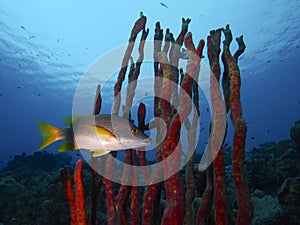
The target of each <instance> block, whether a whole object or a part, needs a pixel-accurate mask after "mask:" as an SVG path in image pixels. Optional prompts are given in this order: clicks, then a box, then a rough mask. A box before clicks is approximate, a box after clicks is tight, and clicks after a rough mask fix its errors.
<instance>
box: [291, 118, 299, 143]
mask: <svg viewBox="0 0 300 225" xmlns="http://www.w3.org/2000/svg"><path fill="white" fill-rule="evenodd" d="M290 136H291V139H292V140H293V141H295V142H297V143H298V144H300V120H297V121H296V122H295V124H294V126H292V127H291V129H290Z"/></svg>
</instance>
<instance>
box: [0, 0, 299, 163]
mask: <svg viewBox="0 0 300 225" xmlns="http://www.w3.org/2000/svg"><path fill="white" fill-rule="evenodd" d="M164 3H165V4H166V5H167V6H168V8H166V7H164V6H162V5H161V4H160V1H147V2H144V3H134V2H132V1H123V2H119V1H105V2H103V1H89V3H88V4H87V3H83V2H82V3H79V2H76V1H63V2H61V1H58V0H51V1H34V0H27V1H21V0H19V1H10V0H2V1H1V2H0V50H1V51H0V68H1V69H0V106H1V111H0V113H1V114H0V115H1V117H0V124H1V135H0V150H1V151H0V160H1V164H0V167H3V166H4V165H5V163H6V162H7V161H8V160H10V159H11V158H12V157H13V156H14V155H16V154H20V153H22V152H26V153H28V154H32V153H34V152H35V151H36V149H37V148H38V146H39V144H40V140H41V138H40V136H39V134H38V131H37V128H36V121H37V120H38V119H40V120H44V121H47V122H49V123H50V124H54V125H56V126H63V119H64V118H65V117H66V116H67V115H70V114H71V113H72V103H73V97H74V93H75V89H76V87H77V84H78V82H79V80H80V79H81V77H82V76H83V74H84V72H85V71H86V70H87V68H88V67H89V66H90V65H91V64H92V63H93V62H94V60H96V59H97V58H98V57H99V56H102V55H104V54H106V53H107V52H109V51H111V50H112V49H114V48H116V47H118V46H120V45H123V44H126V43H127V40H128V37H129V34H130V30H131V27H132V25H133V23H134V21H135V20H136V19H137V18H138V16H139V13H140V11H143V13H144V15H146V16H147V25H146V26H147V28H149V29H150V34H149V36H148V39H149V40H152V38H153V35H154V27H155V22H156V21H160V22H161V25H162V28H163V29H165V28H170V29H171V31H172V32H173V33H174V34H175V36H176V35H177V34H178V32H179V30H180V26H181V18H182V17H185V18H186V17H189V18H191V19H192V22H191V24H190V26H189V30H190V31H191V32H192V33H193V37H194V40H196V42H197V41H198V40H200V39H202V38H203V39H206V36H207V35H208V34H209V30H211V29H216V28H219V27H224V26H225V25H226V24H228V23H229V24H230V25H231V29H232V31H233V34H234V36H235V37H236V36H239V35H242V34H243V35H244V40H245V43H246V45H247V49H246V52H245V53H244V54H243V55H242V56H241V57H240V59H239V65H240V69H241V75H242V89H241V96H242V105H243V115H244V117H245V120H246V121H247V124H248V136H247V141H246V150H248V151H249V150H251V148H252V147H255V146H258V145H259V144H262V143H264V142H269V141H274V142H277V141H279V140H282V139H287V138H289V128H290V127H291V126H292V124H293V123H294V122H295V121H296V120H297V119H299V118H300V94H299V84H300V76H299V71H300V64H299V55H300V41H299V40H300V39H299V37H300V26H299V24H300V17H299V15H300V4H299V1H298V0H289V1H283V0H266V1H263V2H262V1H259V0H253V1H247V2H245V1H237V0H231V1H226V3H220V1H216V0H214V1H185V2H182V1H180V2H179V1H176V2H174V1H164ZM236 47H237V45H236V43H235V42H233V44H232V48H236ZM204 52H205V55H206V48H205V49H204ZM203 60H206V61H207V60H208V59H207V57H205V58H204V59H203ZM120 64H121V62H120ZM95 87H96V84H95ZM109 87H111V90H113V83H112V85H111V86H109ZM109 87H108V88H109ZM151 88H152V87H149V89H151ZM146 92H147V90H146ZM111 93H112V92H111ZM112 99H113V96H112V94H111V95H110V96H105V98H104V99H103V106H102V110H103V111H104V112H105V111H106V112H109V111H110V107H111V102H112ZM203 111H204V112H205V110H203ZM207 118H208V119H209V117H207ZM206 123H207V124H208V123H209V121H206ZM231 138H232V135H231V134H230V133H229V135H228V140H227V142H229V145H230V142H231ZM203 142H205V140H203ZM56 148H57V145H56V144H54V145H52V146H50V147H48V148H47V149H46V150H47V151H49V152H55V151H56Z"/></svg>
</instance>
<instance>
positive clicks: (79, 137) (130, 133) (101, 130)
mask: <svg viewBox="0 0 300 225" xmlns="http://www.w3.org/2000/svg"><path fill="white" fill-rule="evenodd" d="M65 124H66V125H68V126H70V127H69V128H65V129H59V128H57V127H54V126H52V125H50V124H48V123H45V122H42V121H38V129H39V131H40V133H41V135H42V143H41V145H40V147H39V149H38V150H42V149H43V148H45V147H46V146H48V145H50V144H51V143H53V142H56V141H58V140H64V141H65V142H64V143H63V144H62V145H61V146H60V147H59V148H58V151H59V152H64V151H67V150H77V149H79V148H82V149H88V150H89V151H91V152H92V153H93V157H98V156H102V155H105V154H107V153H109V152H110V151H116V150H123V149H130V148H139V147H143V146H147V145H150V144H151V138H149V137H148V136H147V135H145V134H144V133H143V132H142V131H141V130H140V129H139V128H137V127H136V126H135V125H134V124H133V123H132V122H130V121H129V120H128V119H125V118H123V117H120V116H116V115H108V114H104V115H96V116H73V120H72V116H70V117H67V118H66V119H65Z"/></svg>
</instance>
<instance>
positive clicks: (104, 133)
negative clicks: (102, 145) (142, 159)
mask: <svg viewBox="0 0 300 225" xmlns="http://www.w3.org/2000/svg"><path fill="white" fill-rule="evenodd" d="M88 127H89V128H90V129H92V130H93V131H95V132H96V133H97V134H98V136H99V137H100V139H101V140H110V139H111V138H116V136H115V135H114V134H113V133H111V132H110V131H109V130H107V129H105V128H103V127H98V126H88Z"/></svg>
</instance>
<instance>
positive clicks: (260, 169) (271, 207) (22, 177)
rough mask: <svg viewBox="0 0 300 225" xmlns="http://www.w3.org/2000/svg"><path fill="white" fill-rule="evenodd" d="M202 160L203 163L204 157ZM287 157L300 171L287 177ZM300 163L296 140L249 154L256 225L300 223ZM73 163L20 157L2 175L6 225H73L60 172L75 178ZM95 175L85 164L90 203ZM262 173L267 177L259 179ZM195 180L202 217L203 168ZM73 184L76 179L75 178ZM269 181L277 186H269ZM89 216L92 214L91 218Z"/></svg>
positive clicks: (100, 214)
mask: <svg viewBox="0 0 300 225" xmlns="http://www.w3.org/2000/svg"><path fill="white" fill-rule="evenodd" d="M287 150H288V151H287ZM231 154H232V149H231V148H230V147H228V148H227V149H226V151H224V158H225V159H226V158H231ZM196 157H197V158H199V156H196ZM283 158H289V159H290V160H291V161H290V162H289V163H291V162H292V163H293V165H297V167H294V168H293V171H294V172H292V173H288V174H287V175H286V176H284V177H283V178H281V177H280V174H276V173H277V172H276V171H290V169H289V168H290V165H289V163H282V164H281V165H280V169H277V166H278V163H279V162H280V161H281V160H283ZM299 158H300V148H299V145H298V144H297V143H296V142H295V141H293V140H283V141H280V142H278V143H275V142H272V143H265V144H262V145H260V147H257V148H254V149H253V150H252V151H251V152H248V153H246V159H245V166H246V171H247V173H246V175H247V179H248V180H249V190H250V193H251V198H252V202H253V206H254V218H253V225H261V224H264V225H271V224H272V225H276V224H278V225H279V224H291V225H293V224H295V225H296V224H298V221H299V220H300V218H299V215H300V212H299V209H300V207H299V201H298V199H299V198H300V193H299V190H300V188H299V183H300V169H299V165H298V164H299V163H298V162H299ZM70 160H71V158H70V157H69V156H67V155H65V154H58V155H53V154H49V153H44V152H38V153H35V154H34V155H25V154H23V155H19V156H15V158H14V159H13V160H12V161H10V162H9V163H8V165H7V167H5V168H4V169H3V170H2V171H1V172H0V193H1V195H0V223H2V224H5V225H16V224H24V225H30V224H43V225H44V224H47V225H51V224H53V225H54V224H56V225H57V224H70V222H71V216H70V210H69V207H68V203H67V199H66V195H65V189H64V184H63V181H62V180H61V178H60V174H59V169H61V168H63V166H64V165H66V164H68V165H69V170H70V174H73V171H74V168H75V165H73V164H70ZM262 160H268V162H269V163H266V164H265V163H262ZM41 162H43V163H41ZM45 162H51V166H50V165H46V163H45ZM53 162H55V163H53ZM225 162H226V160H225ZM258 162H260V163H258ZM295 163H296V164H295ZM33 165H35V166H33ZM225 165H226V169H225V173H226V178H227V179H226V183H227V199H228V212H229V213H228V214H229V218H228V224H234V218H235V216H236V213H237V203H236V198H235V188H234V182H233V178H232V176H230V174H231V173H232V166H231V163H230V161H228V162H227V163H225ZM264 171H265V172H264ZM91 172H92V171H91V169H90V167H89V166H88V165H86V164H85V163H83V168H82V173H83V175H82V178H83V184H84V187H83V188H84V194H85V198H86V201H89V200H90V192H91V185H90V184H91V183H90V181H91ZM260 173H264V174H263V175H262V176H258V175H260ZM194 175H195V198H194V200H193V203H192V211H193V212H194V213H196V212H197V209H198V208H199V206H200V204H201V202H202V195H203V191H204V187H205V173H204V172H199V171H198V168H195V170H194ZM180 176H181V178H182V179H184V177H185V172H184V171H182V172H181V173H180ZM253 176H254V177H253ZM279 178H280V179H279ZM71 179H73V178H72V176H71ZM268 180H270V181H272V180H273V181H272V182H266V181H268ZM118 188H119V186H115V187H114V191H117V190H118ZM98 191H99V196H100V197H98V204H97V208H96V212H97V213H96V217H97V223H96V224H106V223H107V219H106V216H107V215H106V207H105V198H104V196H105V191H104V189H103V188H100V189H99V190H98ZM138 194H139V199H142V196H143V188H140V187H139V188H138ZM155 196H156V195H155ZM160 203H161V204H160V205H161V209H160V210H161V211H162V210H163V209H164V208H165V194H164V193H162V195H161V199H160ZM85 208H86V212H89V205H86V206H85ZM137 208H138V210H139V213H142V210H143V206H142V205H139V207H137ZM88 216H89V214H88V215H87V218H88Z"/></svg>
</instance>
